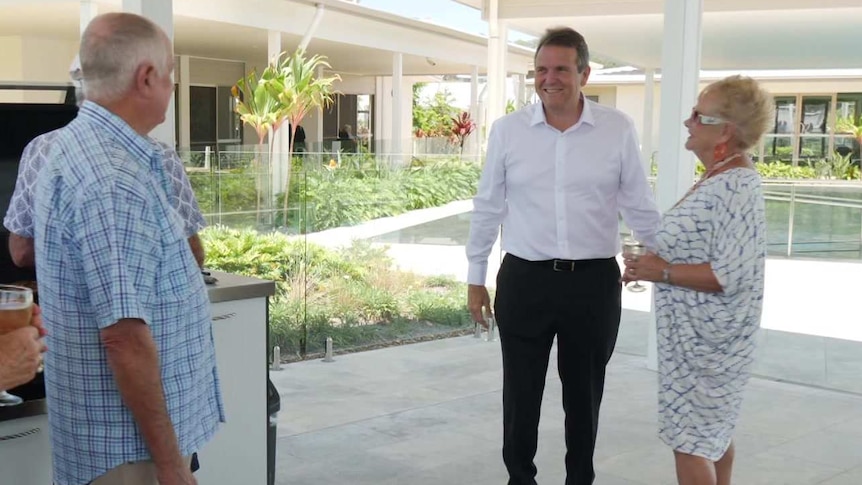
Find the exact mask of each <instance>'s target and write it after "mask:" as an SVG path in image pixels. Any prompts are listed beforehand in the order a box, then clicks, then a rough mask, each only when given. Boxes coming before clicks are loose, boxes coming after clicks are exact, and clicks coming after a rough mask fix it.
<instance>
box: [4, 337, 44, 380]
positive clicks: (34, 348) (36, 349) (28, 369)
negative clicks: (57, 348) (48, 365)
mask: <svg viewBox="0 0 862 485" xmlns="http://www.w3.org/2000/svg"><path fill="white" fill-rule="evenodd" d="M45 350H46V347H45V344H44V343H43V342H42V339H41V338H40V336H39V329H37V328H36V327H33V326H30V327H25V328H19V329H18V330H14V331H12V332H9V333H7V334H4V335H0V389H11V388H13V387H15V386H20V385H21V384H26V383H28V382H30V381H32V380H33V378H34V377H36V370H37V369H38V368H39V364H41V363H42V352H44V351H45Z"/></svg>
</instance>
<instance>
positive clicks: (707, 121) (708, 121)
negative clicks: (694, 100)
mask: <svg viewBox="0 0 862 485" xmlns="http://www.w3.org/2000/svg"><path fill="white" fill-rule="evenodd" d="M689 119H690V120H692V121H696V122H697V123H699V124H701V125H720V124H722V123H727V121H725V120H724V119H722V118H719V117H718V116H709V115H705V114H703V113H701V112H700V111H698V110H697V109H696V108H692V109H691V117H689Z"/></svg>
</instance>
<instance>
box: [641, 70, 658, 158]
mask: <svg viewBox="0 0 862 485" xmlns="http://www.w3.org/2000/svg"><path fill="white" fill-rule="evenodd" d="M644 72H645V74H646V78H645V80H644V120H643V133H641V154H642V156H643V160H644V165H645V167H646V173H647V175H649V173H650V157H651V156H652V152H653V142H652V137H653V133H655V130H654V129H653V119H654V117H655V69H652V68H650V69H646V70H645V71H644Z"/></svg>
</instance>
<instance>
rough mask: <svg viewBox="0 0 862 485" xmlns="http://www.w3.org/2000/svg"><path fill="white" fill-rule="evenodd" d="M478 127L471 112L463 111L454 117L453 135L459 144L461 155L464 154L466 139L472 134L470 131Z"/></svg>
mask: <svg viewBox="0 0 862 485" xmlns="http://www.w3.org/2000/svg"><path fill="white" fill-rule="evenodd" d="M475 129H476V123H474V122H473V119H472V118H470V113H468V112H466V111H462V112H461V114H460V115H458V116H456V117H454V118H452V136H453V138H454V139H455V143H457V144H458V149H459V150H460V156H461V157H463V156H464V141H466V140H467V137H468V136H470V133H473V131H474V130H475Z"/></svg>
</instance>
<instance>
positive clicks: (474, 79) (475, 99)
mask: <svg viewBox="0 0 862 485" xmlns="http://www.w3.org/2000/svg"><path fill="white" fill-rule="evenodd" d="M470 118H471V119H472V120H473V123H475V124H476V129H475V130H474V131H473V134H472V135H470V137H469V138H468V139H467V150H466V153H467V154H468V156H471V155H473V156H475V155H477V154H478V153H479V147H481V145H482V143H481V141H480V138H481V137H482V134H481V132H480V131H479V130H480V129H481V127H480V126H479V66H473V72H472V73H471V74H470ZM476 160H478V158H477V159H476Z"/></svg>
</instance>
